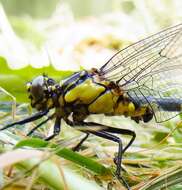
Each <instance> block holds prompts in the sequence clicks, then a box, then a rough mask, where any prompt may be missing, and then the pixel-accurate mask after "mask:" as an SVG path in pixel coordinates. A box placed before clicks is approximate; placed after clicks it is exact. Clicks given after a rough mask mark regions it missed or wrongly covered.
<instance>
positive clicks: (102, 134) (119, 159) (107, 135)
mask: <svg viewBox="0 0 182 190" xmlns="http://www.w3.org/2000/svg"><path fill="white" fill-rule="evenodd" d="M89 132H90V133H92V134H94V135H96V136H99V137H102V138H105V139H108V140H111V141H114V142H117V143H118V145H119V146H118V154H117V163H116V176H117V178H118V179H119V180H121V181H122V182H123V184H124V186H125V187H126V188H127V189H128V190H130V187H129V185H128V183H127V182H126V181H125V179H124V178H123V177H122V176H121V162H122V155H123V154H122V152H123V145H122V141H121V139H120V138H119V137H117V136H115V135H112V134H110V133H107V132H105V131H89Z"/></svg>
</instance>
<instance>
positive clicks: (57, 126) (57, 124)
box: [45, 117, 61, 141]
mask: <svg viewBox="0 0 182 190" xmlns="http://www.w3.org/2000/svg"><path fill="white" fill-rule="evenodd" d="M60 129H61V118H59V117H56V121H55V124H54V131H53V134H52V135H50V136H49V137H47V138H45V140H46V141H49V140H51V139H53V138H54V137H55V136H56V135H58V134H59V133H60Z"/></svg>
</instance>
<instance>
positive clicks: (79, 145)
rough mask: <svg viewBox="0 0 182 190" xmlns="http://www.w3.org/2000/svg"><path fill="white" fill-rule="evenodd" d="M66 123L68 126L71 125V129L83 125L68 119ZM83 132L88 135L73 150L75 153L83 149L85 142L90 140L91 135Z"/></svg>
mask: <svg viewBox="0 0 182 190" xmlns="http://www.w3.org/2000/svg"><path fill="white" fill-rule="evenodd" d="M65 121H66V123H67V124H68V125H70V126H71V127H75V126H76V125H83V122H77V123H76V124H75V123H74V122H73V121H71V120H68V119H66V120H65ZM82 132H85V133H86V135H85V136H84V137H83V139H81V140H80V142H79V143H78V144H77V145H76V146H75V147H73V148H72V150H73V151H79V150H80V148H81V145H82V144H83V142H84V141H85V140H86V139H87V138H88V136H89V133H87V132H86V131H82Z"/></svg>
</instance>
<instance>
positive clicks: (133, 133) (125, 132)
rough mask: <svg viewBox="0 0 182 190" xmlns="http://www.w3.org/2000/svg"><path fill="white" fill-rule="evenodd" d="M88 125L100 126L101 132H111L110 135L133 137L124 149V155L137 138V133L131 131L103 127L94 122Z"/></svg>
mask: <svg viewBox="0 0 182 190" xmlns="http://www.w3.org/2000/svg"><path fill="white" fill-rule="evenodd" d="M84 123H85V122H84ZM86 124H87V126H98V127H101V128H100V130H101V131H106V132H109V133H116V134H120V135H129V136H132V138H131V140H130V141H129V143H128V144H127V145H126V146H125V147H124V148H123V151H122V154H123V153H124V152H125V151H126V150H127V149H128V148H129V147H130V146H131V144H132V143H133V141H134V140H135V138H136V134H135V132H134V131H131V130H129V129H121V128H115V127H110V126H106V125H102V124H99V123H94V122H87V123H86Z"/></svg>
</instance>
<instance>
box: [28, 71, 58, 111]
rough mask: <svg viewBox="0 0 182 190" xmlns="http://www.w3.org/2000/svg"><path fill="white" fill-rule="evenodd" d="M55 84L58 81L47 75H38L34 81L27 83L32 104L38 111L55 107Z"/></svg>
mask: <svg viewBox="0 0 182 190" xmlns="http://www.w3.org/2000/svg"><path fill="white" fill-rule="evenodd" d="M55 85H56V82H55V81H54V80H53V79H52V78H49V77H47V76H45V75H42V76H38V77H36V78H34V79H33V81H32V82H29V83H27V91H28V93H29V99H30V100H31V106H32V107H33V108H36V109H37V110H38V111H41V110H46V109H51V108H53V106H54V102H53V96H54V89H55Z"/></svg>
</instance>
